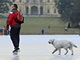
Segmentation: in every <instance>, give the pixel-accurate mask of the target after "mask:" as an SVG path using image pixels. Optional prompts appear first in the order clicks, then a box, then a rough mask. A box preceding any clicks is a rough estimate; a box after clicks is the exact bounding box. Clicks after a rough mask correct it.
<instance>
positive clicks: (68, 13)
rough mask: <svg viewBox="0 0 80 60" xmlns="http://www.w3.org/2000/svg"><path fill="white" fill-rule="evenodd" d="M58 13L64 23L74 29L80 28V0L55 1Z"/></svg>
mask: <svg viewBox="0 0 80 60" xmlns="http://www.w3.org/2000/svg"><path fill="white" fill-rule="evenodd" d="M54 1H55V3H56V6H57V8H58V12H59V14H60V15H61V18H62V20H63V21H64V22H69V23H70V24H71V25H72V27H79V22H80V0H54Z"/></svg>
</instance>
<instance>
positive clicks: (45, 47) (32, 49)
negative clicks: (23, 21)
mask: <svg viewBox="0 0 80 60" xmlns="http://www.w3.org/2000/svg"><path fill="white" fill-rule="evenodd" d="M20 38H21V41H20V53H19V54H18V55H13V54H12V51H13V45H12V42H11V40H10V37H9V36H0V60H80V36H79V35H21V37H20ZM49 39H57V40H70V41H72V42H73V43H74V44H76V45H77V46H78V48H73V49H74V55H73V56H72V55H71V51H70V50H69V52H68V54H67V55H64V53H65V52H66V51H65V50H64V49H62V53H61V55H58V52H56V53H54V54H52V51H53V50H54V47H53V46H52V45H49V44H48V41H49Z"/></svg>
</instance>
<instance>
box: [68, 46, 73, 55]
mask: <svg viewBox="0 0 80 60" xmlns="http://www.w3.org/2000/svg"><path fill="white" fill-rule="evenodd" d="M69 49H70V50H71V52H72V54H71V55H73V48H72V47H71V48H69Z"/></svg>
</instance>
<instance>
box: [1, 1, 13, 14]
mask: <svg viewBox="0 0 80 60" xmlns="http://www.w3.org/2000/svg"><path fill="white" fill-rule="evenodd" d="M11 4H12V2H11V1H10V0H0V13H7V12H8V11H9V6H10V5H11Z"/></svg>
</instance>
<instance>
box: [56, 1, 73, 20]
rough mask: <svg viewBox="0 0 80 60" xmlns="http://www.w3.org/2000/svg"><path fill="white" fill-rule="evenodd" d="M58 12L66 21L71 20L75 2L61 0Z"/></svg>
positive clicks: (58, 4)
mask: <svg viewBox="0 0 80 60" xmlns="http://www.w3.org/2000/svg"><path fill="white" fill-rule="evenodd" d="M57 8H58V12H59V14H60V15H61V18H62V19H63V20H64V21H67V20H70V17H71V14H72V12H73V0H59V1H58V3H57Z"/></svg>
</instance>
